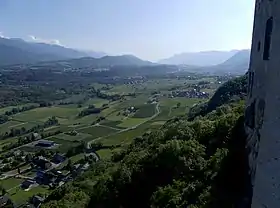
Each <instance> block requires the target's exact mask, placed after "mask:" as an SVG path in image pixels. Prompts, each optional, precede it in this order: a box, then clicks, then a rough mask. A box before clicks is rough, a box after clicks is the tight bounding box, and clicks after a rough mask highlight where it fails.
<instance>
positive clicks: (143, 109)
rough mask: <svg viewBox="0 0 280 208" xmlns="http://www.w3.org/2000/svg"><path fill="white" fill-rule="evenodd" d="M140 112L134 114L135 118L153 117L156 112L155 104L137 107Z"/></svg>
mask: <svg viewBox="0 0 280 208" xmlns="http://www.w3.org/2000/svg"><path fill="white" fill-rule="evenodd" d="M137 107H138V108H139V110H137V111H136V113H135V114H134V116H133V117H134V118H147V117H151V116H153V115H154V114H155V113H156V112H155V107H156V105H154V104H144V105H141V106H137Z"/></svg>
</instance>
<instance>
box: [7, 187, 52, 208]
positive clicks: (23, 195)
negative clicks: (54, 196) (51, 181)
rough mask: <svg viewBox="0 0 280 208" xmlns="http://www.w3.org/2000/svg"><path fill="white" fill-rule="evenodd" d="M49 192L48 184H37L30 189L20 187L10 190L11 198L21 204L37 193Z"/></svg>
mask: <svg viewBox="0 0 280 208" xmlns="http://www.w3.org/2000/svg"><path fill="white" fill-rule="evenodd" d="M39 193H40V194H43V195H44V194H48V193H49V190H48V187H47V186H37V187H33V188H31V189H30V190H28V191H25V190H22V189H20V188H17V189H13V190H11V191H10V192H9V195H10V198H11V199H12V200H13V201H14V202H15V204H17V205H20V204H21V203H23V202H25V201H27V200H28V199H29V198H30V197H32V196H33V195H36V194H39Z"/></svg>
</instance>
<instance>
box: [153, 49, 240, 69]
mask: <svg viewBox="0 0 280 208" xmlns="http://www.w3.org/2000/svg"><path fill="white" fill-rule="evenodd" d="M237 52H238V50H231V51H201V52H193V53H192V52H190V53H181V54H176V55H174V56H172V57H170V58H167V59H163V60H160V61H158V63H160V64H172V65H181V64H184V65H192V66H214V65H217V64H221V63H223V62H224V61H226V60H227V59H229V58H230V57H232V56H233V55H234V54H236V53H237Z"/></svg>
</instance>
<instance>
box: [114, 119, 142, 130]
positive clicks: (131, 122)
mask: <svg viewBox="0 0 280 208" xmlns="http://www.w3.org/2000/svg"><path fill="white" fill-rule="evenodd" d="M146 120H147V119H145V118H127V119H124V120H123V121H122V122H121V123H120V124H119V125H117V127H122V128H129V127H134V126H136V125H139V124H141V123H143V122H145V121H146Z"/></svg>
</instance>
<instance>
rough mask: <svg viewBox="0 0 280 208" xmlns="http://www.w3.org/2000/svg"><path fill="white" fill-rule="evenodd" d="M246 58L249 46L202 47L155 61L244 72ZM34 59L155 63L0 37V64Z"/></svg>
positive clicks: (67, 62)
mask: <svg viewBox="0 0 280 208" xmlns="http://www.w3.org/2000/svg"><path fill="white" fill-rule="evenodd" d="M249 58H250V51H249V50H232V51H204V52H198V53H182V54H178V55H174V56H172V57H170V58H168V59H164V60H161V61H159V62H158V63H157V64H159V65H161V64H165V65H179V66H180V67H181V68H182V69H185V70H187V71H193V72H219V73H220V72H226V73H227V72H233V73H235V72H237V73H243V72H244V71H246V70H247V69H248V66H249ZM37 63H40V64H43V65H45V64H46V65H57V64H58V65H68V66H70V67H73V68H83V67H95V68H96V67H111V66H129V65H134V66H147V65H156V64H155V63H152V62H149V61H144V60H141V59H139V58H137V57H135V56H133V55H121V56H108V55H107V54H105V53H103V52H95V51H86V50H76V49H72V48H67V47H64V46H60V45H52V44H46V43H35V42H27V41H24V40H22V39H19V38H9V39H7V38H0V65H15V64H37Z"/></svg>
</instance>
